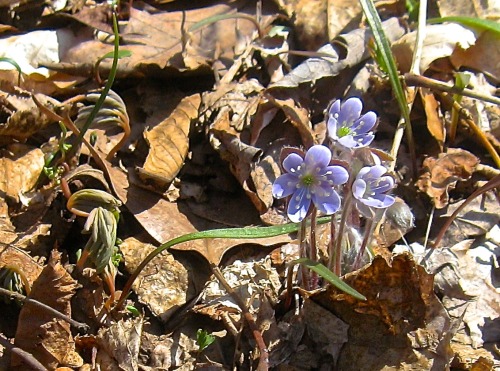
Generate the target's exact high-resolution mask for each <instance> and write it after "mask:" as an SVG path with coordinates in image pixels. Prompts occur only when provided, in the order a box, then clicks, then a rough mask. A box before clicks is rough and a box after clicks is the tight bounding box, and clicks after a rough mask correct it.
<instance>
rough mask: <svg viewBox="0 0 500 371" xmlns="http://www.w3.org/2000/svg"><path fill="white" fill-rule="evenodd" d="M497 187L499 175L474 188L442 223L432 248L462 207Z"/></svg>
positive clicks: (499, 184) (439, 241) (499, 182)
mask: <svg viewBox="0 0 500 371" xmlns="http://www.w3.org/2000/svg"><path fill="white" fill-rule="evenodd" d="M498 187H500V175H497V176H495V177H494V178H493V179H491V180H490V181H488V183H486V184H485V185H484V186H482V187H481V188H479V189H476V190H475V191H474V192H473V193H472V194H471V195H470V196H469V197H467V199H466V200H465V201H464V202H463V203H462V204H461V205H460V206H459V207H458V208H457V209H456V210H455V212H454V213H453V214H451V216H450V217H449V218H448V220H446V222H445V223H444V225H443V226H442V227H441V230H440V231H439V233H438V235H437V237H436V239H435V240H434V248H436V247H439V244H440V243H441V240H442V239H443V237H444V234H445V233H446V231H447V230H448V228H449V227H450V225H451V223H453V221H454V220H455V218H456V217H457V215H458V214H459V213H460V212H461V211H462V210H463V209H464V207H465V206H467V205H468V204H470V203H471V202H472V200H474V199H475V198H476V197H477V196H480V195H482V194H484V193H486V192H488V191H491V190H493V189H495V188H498Z"/></svg>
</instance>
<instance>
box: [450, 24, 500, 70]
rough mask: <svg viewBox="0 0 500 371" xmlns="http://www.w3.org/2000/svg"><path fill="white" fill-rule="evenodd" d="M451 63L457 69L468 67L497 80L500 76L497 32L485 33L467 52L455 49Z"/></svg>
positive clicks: (499, 42) (499, 48) (499, 49)
mask: <svg viewBox="0 0 500 371" xmlns="http://www.w3.org/2000/svg"><path fill="white" fill-rule="evenodd" d="M450 59H451V63H452V64H453V65H454V66H455V67H456V68H457V70H458V69H460V67H463V66H465V67H468V68H471V69H472V70H475V71H480V72H484V73H486V74H488V75H490V76H493V77H496V78H498V76H500V63H498V61H499V60H500V37H498V33H497V32H493V31H485V32H483V33H482V34H481V35H480V36H479V38H478V39H477V40H476V43H475V44H474V45H472V46H471V47H470V48H468V49H467V50H463V49H457V50H456V51H455V53H453V55H452V56H451V58H450Z"/></svg>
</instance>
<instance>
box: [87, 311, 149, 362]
mask: <svg viewBox="0 0 500 371" xmlns="http://www.w3.org/2000/svg"><path fill="white" fill-rule="evenodd" d="M143 324H144V318H143V317H137V318H131V319H128V320H120V321H118V322H116V323H114V324H112V325H111V326H110V327H108V328H102V329H100V330H99V335H98V342H99V351H98V353H97V363H98V364H99V365H100V366H101V368H102V369H103V370H123V371H137V370H138V369H139V350H140V346H141V335H142V326H143Z"/></svg>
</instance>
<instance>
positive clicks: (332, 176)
mask: <svg viewBox="0 0 500 371" xmlns="http://www.w3.org/2000/svg"><path fill="white" fill-rule="evenodd" d="M320 175H324V176H325V177H326V179H327V180H328V183H329V185H330V186H332V185H338V184H344V183H346V182H347V180H348V179H349V173H348V172H347V170H346V169H344V168H343V167H342V166H336V165H332V166H327V167H325V170H324V171H323V172H321V174H320Z"/></svg>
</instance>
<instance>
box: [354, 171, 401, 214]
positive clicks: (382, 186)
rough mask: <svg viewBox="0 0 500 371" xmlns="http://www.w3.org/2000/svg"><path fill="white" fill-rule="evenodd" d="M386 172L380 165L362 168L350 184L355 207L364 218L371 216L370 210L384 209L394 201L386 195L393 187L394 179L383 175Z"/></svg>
mask: <svg viewBox="0 0 500 371" xmlns="http://www.w3.org/2000/svg"><path fill="white" fill-rule="evenodd" d="M386 172H387V169H386V168H385V167H384V166H382V165H375V166H367V167H364V168H362V169H361V170H360V171H359V173H358V175H357V176H356V179H355V180H354V182H353V184H352V194H353V196H354V198H355V199H356V204H357V207H358V209H359V211H361V212H362V213H363V214H364V215H365V216H373V212H372V211H371V210H370V209H371V208H375V209H385V208H387V207H389V206H391V205H392V204H393V203H394V201H395V199H394V197H392V196H390V195H387V194H386V193H387V192H389V191H390V190H391V189H392V188H393V187H394V179H393V178H392V177H391V176H389V175H384V174H385V173H386Z"/></svg>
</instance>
